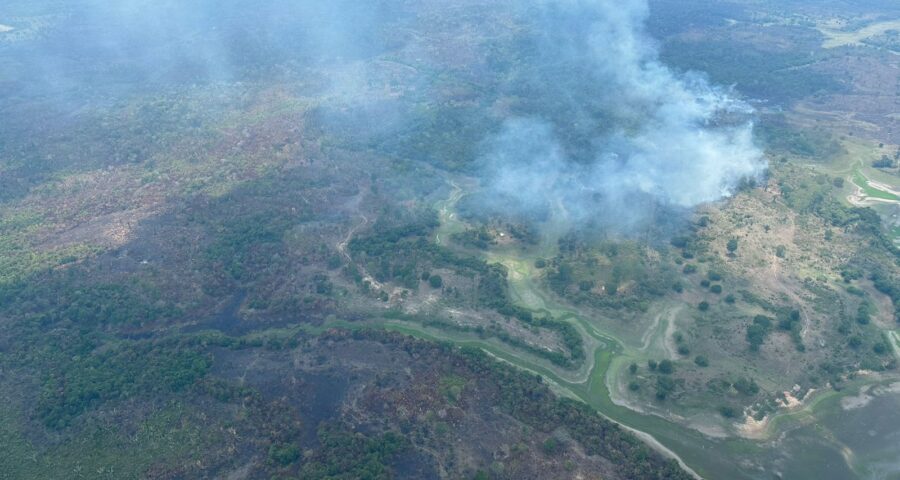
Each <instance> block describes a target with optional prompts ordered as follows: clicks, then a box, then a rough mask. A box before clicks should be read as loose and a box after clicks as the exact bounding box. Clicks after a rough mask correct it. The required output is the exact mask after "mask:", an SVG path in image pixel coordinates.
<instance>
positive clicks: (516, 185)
mask: <svg viewBox="0 0 900 480" xmlns="http://www.w3.org/2000/svg"><path fill="white" fill-rule="evenodd" d="M648 13H649V12H648V7H647V3H646V2H645V0H628V1H621V0H616V1H613V0H544V1H541V2H540V3H539V5H538V7H537V8H536V9H533V10H531V11H530V14H531V15H532V16H533V17H534V18H535V20H534V21H535V24H536V26H537V28H539V29H540V31H541V32H544V34H543V38H542V40H541V41H539V42H538V47H537V48H538V50H539V53H538V55H537V57H536V60H535V61H536V62H538V63H542V64H547V65H554V66H560V70H559V76H560V78H559V81H560V82H561V83H563V84H564V87H563V88H552V87H551V88H548V89H546V90H545V91H544V92H543V93H544V94H546V95H548V96H549V98H546V99H544V102H546V103H551V104H557V105H563V106H565V108H566V109H567V111H568V116H567V117H562V119H561V118H544V117H542V116H541V114H540V112H534V114H533V115H530V116H525V117H523V118H514V119H511V120H508V121H507V122H506V123H505V125H504V128H503V129H502V131H501V133H500V134H498V135H497V136H495V137H494V138H491V139H490V140H489V141H488V142H487V143H486V147H485V149H486V153H485V155H484V159H483V162H484V165H485V168H486V171H487V172H488V174H487V175H488V183H487V186H488V188H489V189H490V190H491V191H493V192H495V193H496V195H495V197H496V198H499V199H503V205H505V206H506V207H507V208H508V206H509V205H515V206H518V209H519V210H520V213H530V212H533V211H538V212H543V211H545V210H547V209H549V210H550V211H551V212H553V214H554V215H556V217H557V220H559V219H560V218H564V219H566V220H568V221H570V223H581V222H586V221H591V222H598V223H601V224H605V225H606V226H609V227H612V228H616V229H619V230H621V231H624V232H627V231H629V230H630V229H633V228H634V227H636V226H638V225H641V224H643V223H645V222H647V221H652V220H653V218H651V215H652V213H653V212H654V211H657V212H658V211H659V209H663V210H666V211H668V212H669V213H671V212H673V211H678V210H682V211H683V210H686V209H690V208H692V207H695V206H697V205H700V204H702V203H706V202H713V201H716V200H719V199H722V198H724V197H727V196H729V195H732V194H733V193H734V192H735V190H736V189H737V188H738V186H739V184H741V182H742V181H744V180H746V179H748V178H757V177H759V176H761V175H762V174H763V172H764V170H765V168H766V163H765V161H764V159H763V155H762V152H761V151H760V150H759V149H758V148H757V147H756V146H755V144H754V141H753V135H752V131H753V125H752V122H751V120H750V114H751V113H752V110H751V108H750V107H749V106H748V105H747V104H745V103H743V102H742V101H740V100H737V99H736V98H735V97H734V96H732V95H731V94H730V92H729V91H727V90H725V89H723V88H719V87H715V86H712V85H710V84H709V83H708V82H707V81H706V80H705V79H704V78H703V77H702V76H700V75H698V74H686V75H678V74H676V73H674V72H673V71H672V70H670V69H669V68H667V67H666V66H665V65H663V64H662V63H661V62H660V61H659V57H658V50H657V48H656V47H655V45H654V43H653V41H652V39H651V38H650V37H649V36H648V35H647V34H646V32H645V31H644V27H643V24H644V21H645V20H646V18H647V15H648ZM564 72H566V73H564ZM566 74H568V75H578V76H581V77H584V78H587V79H588V80H587V81H588V82H590V83H592V84H593V85H581V84H579V83H577V82H574V83H573V82H570V81H566V80H564V79H563V78H562V77H563V76H565V75H566ZM598 86H599V88H597V87H598ZM573 89H580V90H581V92H579V91H572V90H573ZM595 89H596V90H599V91H596V90H595ZM592 95H593V96H595V97H594V98H584V96H592ZM591 102H593V104H594V106H593V107H592V108H599V109H602V110H603V114H602V115H597V114H593V115H592V114H591V113H590V112H586V111H585V109H586V107H585V106H584V105H586V104H589V103H591ZM567 122H571V124H572V125H577V128H578V129H580V130H581V131H582V132H584V135H588V136H591V137H592V138H591V139H590V147H589V148H588V151H587V153H586V154H582V155H577V154H572V153H569V151H570V150H571V148H568V147H567V145H566V141H564V140H563V139H562V138H561V137H562V136H563V134H562V133H561V132H565V131H566V130H567V129H569V125H567ZM585 123H587V124H588V125H585Z"/></svg>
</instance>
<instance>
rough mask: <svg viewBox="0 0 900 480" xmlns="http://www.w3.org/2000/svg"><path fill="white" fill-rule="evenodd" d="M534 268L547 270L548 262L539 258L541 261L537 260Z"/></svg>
mask: <svg viewBox="0 0 900 480" xmlns="http://www.w3.org/2000/svg"><path fill="white" fill-rule="evenodd" d="M534 266H535V268H546V267H547V261H546V260H544V259H543V258H539V259H537V260H535V261H534Z"/></svg>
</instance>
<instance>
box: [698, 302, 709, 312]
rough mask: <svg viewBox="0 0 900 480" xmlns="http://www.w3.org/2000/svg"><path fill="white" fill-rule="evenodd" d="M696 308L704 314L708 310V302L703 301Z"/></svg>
mask: <svg viewBox="0 0 900 480" xmlns="http://www.w3.org/2000/svg"><path fill="white" fill-rule="evenodd" d="M697 308H699V309H700V311H701V312H705V311H707V310H709V302H707V301H705V300H704V301H702V302H700V305H697Z"/></svg>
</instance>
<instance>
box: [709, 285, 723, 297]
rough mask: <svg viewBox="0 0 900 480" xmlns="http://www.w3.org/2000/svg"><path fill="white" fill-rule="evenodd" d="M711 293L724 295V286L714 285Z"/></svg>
mask: <svg viewBox="0 0 900 480" xmlns="http://www.w3.org/2000/svg"><path fill="white" fill-rule="evenodd" d="M709 291H710V292H712V293H715V294H716V295H718V294H720V293H722V286H721V285H719V284H716V285H713V286H711V287H709Z"/></svg>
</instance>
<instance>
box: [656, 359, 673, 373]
mask: <svg viewBox="0 0 900 480" xmlns="http://www.w3.org/2000/svg"><path fill="white" fill-rule="evenodd" d="M658 368H659V373H662V374H664V375H671V374H673V373H675V364H674V363H672V361H671V360H663V361H661V362H659V367H658Z"/></svg>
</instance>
